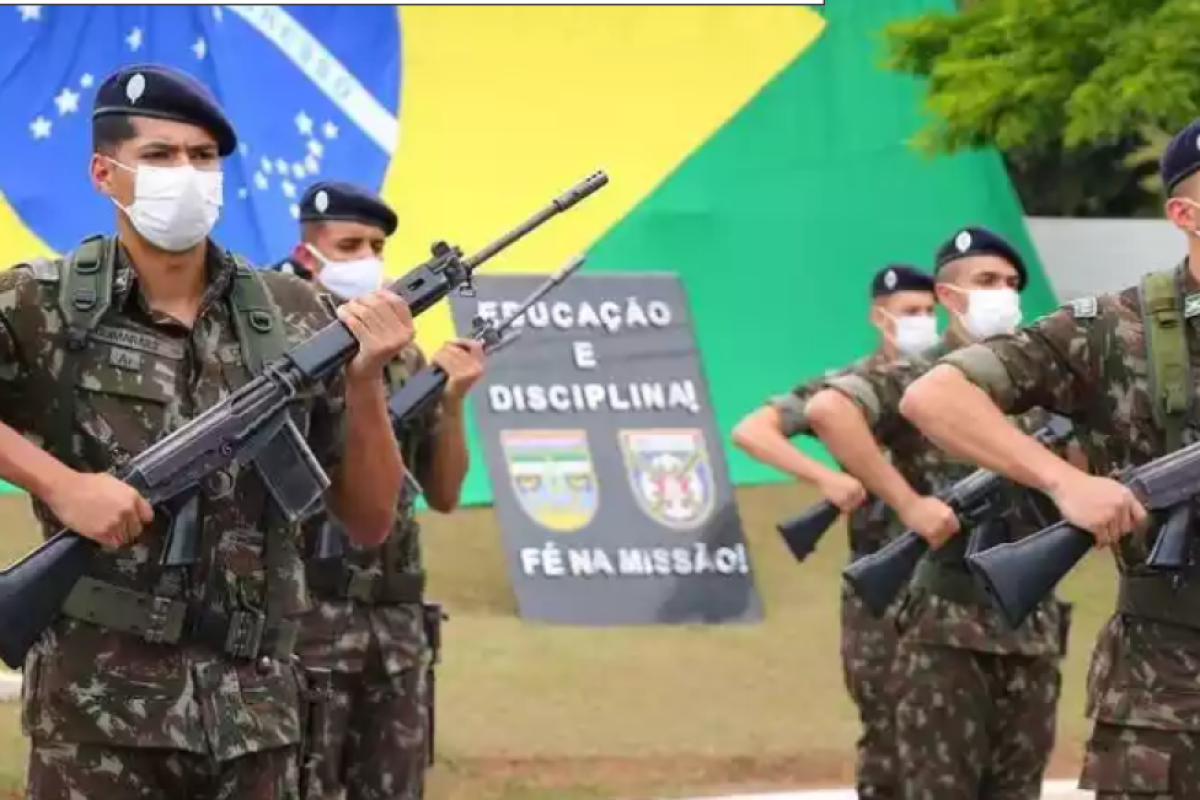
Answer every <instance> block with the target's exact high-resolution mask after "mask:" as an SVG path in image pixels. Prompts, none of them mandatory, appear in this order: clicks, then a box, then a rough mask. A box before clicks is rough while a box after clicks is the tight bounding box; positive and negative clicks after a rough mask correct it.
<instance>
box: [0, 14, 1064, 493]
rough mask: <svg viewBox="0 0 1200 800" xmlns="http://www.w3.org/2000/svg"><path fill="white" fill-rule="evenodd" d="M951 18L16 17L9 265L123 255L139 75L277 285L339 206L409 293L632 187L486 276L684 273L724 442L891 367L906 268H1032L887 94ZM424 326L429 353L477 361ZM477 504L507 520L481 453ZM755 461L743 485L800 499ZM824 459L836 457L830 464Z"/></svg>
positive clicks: (988, 201)
mask: <svg viewBox="0 0 1200 800" xmlns="http://www.w3.org/2000/svg"><path fill="white" fill-rule="evenodd" d="M930 10H944V11H950V10H952V3H951V2H950V0H890V2H886V3H884V2H872V3H868V2H854V3H848V2H841V1H840V0H834V2H831V3H830V4H829V5H828V6H827V7H826V8H823V9H812V8H797V7H791V8H788V7H745V8H739V7H636V6H626V7H579V8H569V7H496V6H487V7H412V8H408V7H404V8H400V9H399V10H397V9H395V8H389V7H364V6H357V7H356V6H311V7H310V6H174V7H172V6H76V7H52V6H18V7H12V6H10V7H7V8H0V41H4V42H5V47H4V48H0V105H2V106H3V107H4V108H5V109H6V112H5V119H4V120H3V121H2V122H0V262H3V263H16V262H18V261H21V260H23V259H26V258H28V257H30V256H33V255H38V254H51V253H55V252H63V251H65V250H67V249H69V248H70V247H71V246H72V245H73V243H74V242H77V241H78V240H79V238H81V237H82V236H83V235H86V234H87V233H89V232H91V231H95V230H109V229H111V225H112V209H111V206H109V205H107V204H106V202H105V201H104V200H102V199H101V198H99V197H97V196H96V195H95V193H94V192H93V191H92V190H91V188H90V186H89V185H88V183H87V174H86V164H87V158H88V155H89V150H88V135H87V134H88V126H87V114H88V112H89V110H90V107H91V103H92V100H93V98H94V93H95V88H96V86H97V85H98V83H99V81H100V80H102V78H103V76H104V75H106V74H108V73H109V72H111V71H112V70H113V69H115V68H116V67H117V66H120V65H125V64H133V63H139V62H144V61H160V62H167V63H171V64H173V65H176V66H179V67H182V68H183V69H186V70H188V71H190V72H192V73H194V74H196V75H197V76H198V77H200V78H201V79H203V80H204V81H205V83H207V84H208V85H209V86H211V87H213V89H214V91H215V92H216V94H217V96H218V97H219V99H220V100H221V102H222V104H223V105H224V106H225V108H226V109H227V111H228V112H229V114H230V116H231V117H232V118H233V120H234V122H235V124H236V126H237V128H238V131H239V135H240V137H241V141H242V146H241V148H240V149H239V151H238V153H236V154H235V155H234V156H233V157H232V158H231V159H230V160H229V163H227V165H226V185H225V208H224V210H223V214H222V221H221V223H220V225H219V226H218V230H217V233H216V235H217V237H218V239H219V240H220V241H222V242H223V243H225V244H226V245H228V246H231V247H233V248H234V249H237V250H240V251H242V252H245V253H247V254H248V255H249V256H250V257H252V258H253V259H255V260H256V261H258V262H262V263H267V262H269V261H273V260H275V259H277V258H279V257H281V256H283V255H285V254H286V252H287V251H288V250H289V249H290V247H291V246H292V244H293V242H294V240H295V236H296V227H295V226H296V223H295V219H294V215H295V202H296V199H297V198H298V196H299V194H300V193H301V192H302V191H303V187H304V186H305V185H306V184H308V183H310V182H312V181H314V180H318V179H322V178H337V179H343V180H353V181H357V182H360V183H364V184H367V185H370V186H374V187H376V188H378V189H379V190H381V191H382V193H383V194H384V196H385V197H386V199H387V200H388V201H389V202H391V203H392V204H393V206H394V207H395V208H396V210H397V211H398V213H399V215H400V219H401V227H400V230H399V232H398V234H397V235H396V236H395V237H394V239H393V241H392V242H391V244H390V245H389V250H388V252H387V263H388V269H389V272H390V273H391V274H393V275H399V274H402V272H403V271H404V270H406V269H407V268H409V267H411V266H413V265H414V264H416V263H418V262H419V261H420V260H422V259H423V258H424V257H425V256H426V255H427V253H428V248H429V245H430V243H431V242H433V241H434V240H437V239H447V240H449V241H452V242H454V243H456V244H458V245H460V246H461V247H462V248H463V249H464V250H465V251H468V252H469V251H472V250H474V249H477V248H479V247H481V246H483V245H484V244H486V243H487V242H488V241H490V240H491V239H492V238H494V237H495V236H497V235H498V234H500V233H502V232H503V231H505V230H507V229H508V227H510V226H511V225H512V224H514V223H516V222H517V221H519V220H520V219H522V218H523V217H524V216H525V215H527V214H528V213H531V212H532V211H533V210H535V209H537V208H540V207H541V206H542V205H544V204H545V203H546V202H548V201H549V200H550V199H551V198H552V197H554V196H555V195H556V194H557V193H558V192H560V191H561V190H563V189H565V188H566V187H567V186H569V185H571V184H572V183H574V182H575V181H577V180H578V179H580V178H582V177H584V176H585V175H587V174H589V173H590V172H592V171H593V170H595V169H605V170H606V171H608V173H609V175H610V177H611V179H612V182H611V183H610V185H609V186H608V187H606V188H605V189H604V190H603V191H602V192H600V193H599V194H598V195H596V196H595V197H594V198H591V199H590V200H588V201H587V202H586V203H584V204H583V205H581V206H579V207H578V208H577V209H575V210H573V211H572V212H571V213H570V214H568V215H566V216H564V217H562V218H560V219H557V220H554V221H552V222H551V223H550V224H549V225H548V226H547V227H546V228H544V229H543V230H542V231H539V232H538V233H537V234H536V235H534V236H533V237H531V238H530V239H528V240H526V241H525V242H523V243H521V244H520V245H518V246H516V247H515V248H513V249H512V250H511V251H509V252H508V253H506V254H505V255H503V256H502V257H500V258H499V259H497V260H496V261H495V262H493V263H491V264H489V266H488V267H487V270H488V271H489V273H503V272H535V273H549V272H551V271H553V270H554V269H556V268H557V267H558V266H559V265H560V264H561V263H562V262H563V261H565V260H566V258H567V257H569V256H570V255H572V254H575V253H579V252H587V253H588V254H589V262H588V266H587V267H585V270H594V271H622V272H637V271H656V272H657V271H664V270H667V271H674V272H677V273H679V274H680V275H681V277H682V279H683V281H684V283H685V285H686V287H687V291H688V295H689V298H690V301H691V303H692V311H693V314H694V316H695V319H696V328H697V331H696V333H697V337H698V339H699V344H700V349H701V352H702V354H703V361H704V369H705V372H706V374H707V377H708V379H709V382H710V384H711V390H712V396H713V402H714V405H715V408H716V414H717V421H718V426H719V428H720V429H721V430H722V431H723V432H725V433H726V435H727V432H728V431H729V430H730V429H731V428H732V426H733V425H734V424H735V423H736V421H737V420H738V419H739V418H740V417H741V415H743V414H744V413H746V412H747V411H749V410H750V409H752V408H753V407H755V406H756V405H758V404H759V403H761V402H762V401H763V400H764V399H765V398H766V397H767V396H768V395H770V394H773V393H775V392H778V391H782V390H784V389H786V388H788V387H790V386H792V385H793V384H795V383H796V382H798V381H799V380H801V379H803V378H806V377H809V376H812V375H814V374H817V373H818V372H819V371H821V370H823V369H825V368H828V367H831V366H835V365H838V364H842V363H845V362H847V361H849V360H851V359H853V358H855V357H857V356H859V355H861V354H863V353H864V352H866V351H867V350H869V349H870V348H871V347H872V346H873V345H874V338H873V334H872V332H871V331H870V329H869V328H868V327H867V326H866V325H865V324H863V323H862V322H860V321H863V320H865V314H866V283H867V280H868V278H869V276H870V275H871V274H872V273H873V272H874V271H875V270H876V269H878V267H879V266H880V265H882V264H883V263H885V262H886V261H896V260H904V261H911V262H914V263H917V264H922V265H926V266H928V265H929V264H930V261H931V258H932V254H933V252H934V250H935V248H936V247H937V245H938V244H939V243H940V242H941V241H942V240H943V239H945V238H946V237H947V236H948V235H950V234H951V233H953V232H954V229H955V228H957V227H959V226H961V225H965V224H972V223H978V224H985V225H988V226H991V227H993V228H995V229H997V230H999V231H1001V232H1003V233H1004V234H1006V235H1007V236H1009V237H1011V238H1012V239H1013V240H1014V241H1015V242H1016V243H1017V245H1018V246H1019V247H1020V249H1021V250H1022V252H1023V254H1024V255H1025V256H1026V257H1027V258H1028V260H1029V263H1030V264H1031V265H1033V267H1034V268H1033V274H1032V276H1031V284H1030V288H1029V290H1028V292H1027V294H1026V297H1025V300H1024V302H1025V309H1026V314H1027V315H1029V316H1033V315H1036V314H1038V313H1041V312H1042V311H1044V310H1046V309H1048V308H1049V307H1050V306H1051V304H1052V302H1053V297H1052V294H1051V291H1050V289H1049V286H1048V284H1047V282H1046V280H1045V278H1044V276H1043V274H1042V272H1041V269H1040V268H1039V267H1038V262H1037V260H1036V253H1035V252H1034V251H1033V248H1032V246H1031V244H1030V241H1029V239H1028V237H1027V235H1026V232H1025V229H1024V226H1023V222H1022V215H1021V209H1020V207H1019V205H1018V202H1017V199H1016V197H1015V195H1014V193H1013V191H1012V189H1011V187H1010V186H1009V183H1008V179H1007V176H1006V174H1005V172H1004V169H1003V165H1002V163H1001V160H1000V158H999V156H998V155H997V154H996V153H993V152H979V153H974V154H969V155H963V156H959V157H955V158H938V159H926V158H923V157H921V156H919V155H917V154H915V153H914V152H913V151H912V150H911V149H910V148H909V147H908V146H907V140H908V138H909V137H910V136H911V135H912V133H913V132H914V131H915V130H916V128H917V126H918V124H919V122H920V89H921V87H920V85H919V84H918V83H916V82H913V81H911V80H907V79H905V78H903V77H898V76H896V75H892V74H888V73H885V72H883V71H881V70H880V69H879V68H878V66H877V65H878V62H879V60H880V57H881V51H880V47H881V44H880V39H879V32H880V30H881V29H882V27H883V26H884V25H885V24H886V23H888V22H890V21H891V20H894V19H898V18H904V17H909V16H913V15H917V14H920V13H922V12H926V11H930ZM444 306H445V304H442V307H439V308H437V309H434V310H433V311H431V312H429V313H428V314H426V315H425V316H422V317H421V319H420V324H419V327H420V332H419V341H420V343H421V344H422V345H423V346H424V347H425V348H427V349H429V348H433V347H436V346H437V345H439V344H440V343H441V342H443V341H444V340H445V339H446V338H448V337H449V336H451V335H453V333H454V331H453V327H452V322H451V319H450V315H449V313H448V309H447V308H445V307H444ZM471 434H472V439H471V444H472V450H473V463H474V465H475V467H474V468H473V469H472V471H471V473H470V476H469V478H468V481H467V486H466V488H465V492H464V499H465V500H466V501H467V502H469V503H484V502H487V501H489V500H490V498H491V491H490V487H489V486H488V482H487V475H486V470H485V469H484V468H483V459H482V453H481V451H480V448H479V446H478V445H479V443H478V439H477V436H476V435H475V432H474V431H473V430H472V431H471ZM727 449H729V450H730V464H731V469H732V474H733V477H734V480H735V481H736V482H737V483H739V484H745V483H751V482H761V481H771V480H777V479H779V478H780V476H778V475H776V474H774V473H773V472H771V471H770V470H767V469H765V468H762V467H760V466H758V465H756V464H754V463H752V462H751V461H749V460H748V459H746V458H745V457H743V456H742V455H741V454H740V453H739V452H736V451H733V450H732V448H727ZM814 451H815V452H819V451H818V450H816V449H815V448H814Z"/></svg>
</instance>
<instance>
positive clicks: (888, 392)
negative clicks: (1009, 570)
mask: <svg viewBox="0 0 1200 800" xmlns="http://www.w3.org/2000/svg"><path fill="white" fill-rule="evenodd" d="M953 346H954V343H953V342H951V341H949V340H947V341H944V342H943V343H942V344H941V345H939V346H938V347H936V348H934V349H933V350H932V351H930V352H929V353H926V354H925V355H924V356H923V357H919V358H912V359H902V360H899V361H893V362H890V363H888V364H883V365H877V366H874V367H869V366H868V367H863V368H861V369H857V370H852V371H849V372H846V373H843V374H840V375H837V376H834V377H832V378H828V379H826V380H825V381H824V382H823V383H824V385H825V386H827V387H829V388H832V389H835V390H837V391H839V392H841V393H842V394H843V395H845V396H846V397H848V398H849V399H850V400H852V401H853V402H854V404H855V405H856V406H857V407H858V409H859V410H860V411H861V412H862V414H863V416H864V418H865V419H866V421H867V424H868V425H869V426H870V427H871V431H872V433H873V434H874V435H875V438H876V440H877V441H878V442H879V443H880V445H881V446H882V447H883V448H885V449H886V450H887V451H889V452H890V454H891V460H892V463H893V464H894V465H895V466H896V469H897V470H898V471H899V472H900V474H901V475H903V476H904V478H905V480H907V481H908V483H909V484H910V485H911V486H912V487H913V489H914V490H916V491H917V492H920V493H922V494H925V495H931V494H936V493H937V492H939V491H943V490H945V489H947V488H949V487H950V486H952V485H953V484H955V483H957V482H958V481H960V480H962V479H963V478H965V477H966V476H967V475H969V474H971V473H972V472H974V471H975V469H976V468H975V467H974V466H972V465H970V464H967V463H964V462H958V461H953V460H951V459H950V458H949V457H948V456H947V455H946V454H945V453H944V452H942V451H941V450H939V449H937V448H936V447H934V446H933V444H932V443H930V442H929V441H928V440H927V439H925V438H924V437H923V436H922V435H921V434H920V433H919V432H918V431H917V430H916V428H914V427H913V426H912V425H910V424H909V423H908V421H907V420H905V419H904V417H902V416H901V415H900V410H899V409H900V399H901V398H902V397H903V395H904V390H905V389H907V388H908V386H909V385H910V384H911V383H912V382H913V381H915V380H916V379H917V378H918V377H920V376H921V375H922V374H923V373H924V372H925V371H926V370H928V369H929V367H930V365H931V363H932V360H933V359H935V358H937V357H938V356H940V355H942V354H944V353H946V352H949V350H950V349H952V348H953ZM1044 419H1045V417H1044V414H1043V413H1042V412H1038V413H1035V414H1031V415H1029V416H1028V417H1026V418H1023V419H1020V420H1016V421H1017V422H1018V424H1020V425H1022V427H1025V428H1026V429H1030V430H1032V429H1033V428H1034V427H1037V426H1038V425H1040V424H1041V423H1042V422H1043V421H1044ZM805 425H807V423H805ZM1013 493H1014V494H1015V495H1017V496H1016V497H1013V498H1012V500H1013V501H1015V505H1014V508H1015V509H1016V510H1015V511H1014V513H1013V514H1011V515H1010V516H1009V518H1008V523H1009V524H1008V534H1009V537H1010V538H1019V537H1021V536H1025V535H1028V534H1030V533H1033V532H1036V531H1038V530H1041V529H1042V528H1043V527H1045V526H1046V524H1047V522H1046V521H1045V520H1044V519H1043V518H1042V517H1040V516H1039V515H1038V514H1036V513H1034V509H1033V508H1032V507H1030V504H1028V503H1026V502H1022V501H1023V500H1025V499H1026V498H1027V495H1028V493H1027V492H1025V491H1023V490H1022V491H1017V490H1015V489H1014V490H1013ZM969 533H970V531H963V532H962V534H960V535H959V536H956V537H954V538H953V539H951V541H950V542H948V543H947V544H946V545H944V546H943V547H942V548H941V549H940V550H938V551H935V552H931V553H930V554H929V555H928V556H927V559H928V560H930V561H931V562H933V563H935V564H937V565H938V566H940V567H941V568H942V569H944V570H948V571H953V572H954V573H955V575H956V576H957V575H960V576H961V579H962V580H969V576H968V573H967V572H966V566H965V564H964V563H963V562H962V557H963V554H964V552H965V546H966V542H967V537H968V535H969ZM959 582H961V581H959ZM921 602H922V604H923V607H924V611H923V612H921V613H918V614H917V615H916V616H915V618H913V619H911V620H910V621H909V623H908V624H906V630H905V635H906V636H907V637H909V638H910V639H911V640H914V641H920V642H925V643H928V644H935V645H944V646H950V647H956V648H961V649H966V650H973V651H977V652H984V653H996V654H1002V655H1007V654H1020V655H1030V656H1056V655H1059V654H1060V652H1061V649H1062V646H1061V641H1060V639H1061V633H1062V629H1061V625H1062V621H1061V619H1060V614H1061V610H1060V608H1059V606H1058V603H1057V602H1056V601H1055V600H1053V599H1048V600H1047V601H1046V602H1044V603H1043V604H1042V606H1041V607H1039V609H1038V610H1037V611H1036V612H1035V613H1033V614H1031V615H1030V618H1029V619H1028V620H1027V621H1026V622H1025V623H1024V624H1023V625H1022V626H1021V627H1020V628H1018V629H1016V630H1013V629H1012V628H1010V627H1009V626H1008V624H1007V623H1006V622H1005V621H1004V619H1003V617H1002V616H1001V615H1000V612H999V611H998V610H996V609H995V608H993V607H992V606H991V605H990V604H988V603H987V602H985V601H983V599H982V597H981V598H980V601H979V602H970V603H962V602H957V601H952V600H950V599H949V598H946V597H941V596H926V597H924V598H922V601H921Z"/></svg>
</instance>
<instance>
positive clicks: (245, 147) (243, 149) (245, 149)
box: [238, 142, 250, 155]
mask: <svg viewBox="0 0 1200 800" xmlns="http://www.w3.org/2000/svg"><path fill="white" fill-rule="evenodd" d="M238 152H239V153H241V154H242V155H246V154H247V153H249V152H250V145H248V144H246V143H245V142H242V143H241V144H239V145H238Z"/></svg>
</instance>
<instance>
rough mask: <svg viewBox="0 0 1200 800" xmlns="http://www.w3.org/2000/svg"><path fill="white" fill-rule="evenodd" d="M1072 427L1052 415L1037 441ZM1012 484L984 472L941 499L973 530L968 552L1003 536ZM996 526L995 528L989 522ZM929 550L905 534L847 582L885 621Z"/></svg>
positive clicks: (850, 569)
mask: <svg viewBox="0 0 1200 800" xmlns="http://www.w3.org/2000/svg"><path fill="white" fill-rule="evenodd" d="M1071 432H1072V428H1071V425H1070V423H1069V422H1067V420H1066V419H1064V418H1062V417H1058V416H1053V417H1051V418H1050V421H1049V422H1048V423H1047V424H1046V426H1045V427H1044V428H1041V429H1039V430H1038V431H1037V432H1036V433H1034V438H1036V439H1037V440H1038V441H1040V442H1042V443H1043V444H1047V445H1051V444H1057V443H1059V442H1062V441H1065V440H1066V439H1068V438H1069V437H1070V436H1071ZM1006 483H1007V481H1005V479H1004V478H1002V477H1000V476H999V475H997V474H996V473H994V472H988V471H987V470H984V469H980V470H976V471H975V472H972V473H971V474H970V475H968V476H967V477H965V478H963V479H962V480H961V481H959V482H958V483H956V484H954V485H953V486H951V487H950V488H949V489H947V490H946V491H944V492H939V493H938V495H937V497H938V499H940V500H941V501H942V502H944V503H945V504H946V505H948V506H950V508H951V509H952V510H953V511H954V514H955V516H957V517H958V519H959V523H960V525H962V526H963V527H970V528H974V529H975V530H973V532H972V539H973V540H974V541H973V542H969V543H968V550H969V551H971V552H974V551H975V550H976V549H978V548H980V547H981V546H983V544H984V543H985V540H986V539H989V538H990V539H994V538H995V537H997V536H999V535H1000V534H1001V531H1000V528H999V527H998V526H999V523H1000V521H1001V519H1002V518H1003V516H1004V515H1005V514H1006V513H1007V511H1008V509H1006V508H1004V507H1003V506H1002V504H1001V503H999V502H997V497H996V495H997V493H998V492H999V491H1000V490H1001V488H1003V486H1004V485H1005V484H1006ZM989 523H991V524H989ZM928 551H929V543H928V542H926V541H925V540H924V539H923V538H921V536H920V534H918V533H916V532H915V531H905V532H904V533H903V534H901V535H900V536H899V537H897V538H896V539H893V540H892V541H891V542H888V543H887V544H886V545H884V546H883V547H881V548H880V549H879V550H877V551H876V552H874V553H871V554H870V555H867V556H864V557H862V558H860V559H859V560H858V561H855V562H854V563H853V564H850V565H849V566H847V567H846V568H845V569H844V570H842V578H843V580H845V581H846V583H848V584H849V585H850V589H851V590H852V591H853V592H854V593H855V594H856V595H858V596H859V598H860V599H861V600H862V601H863V604H864V605H865V606H866V607H867V610H868V611H870V612H871V613H872V614H874V615H875V616H876V617H882V616H883V615H884V614H885V613H886V612H887V610H888V608H889V607H890V606H891V605H892V603H893V602H895V600H896V597H897V596H898V595H899V594H900V592H901V591H902V590H903V589H904V587H905V586H907V585H908V583H909V581H910V580H912V575H913V573H914V572H915V571H916V569H917V564H918V563H920V561H921V559H922V558H924V556H925V554H926V553H927V552H928Z"/></svg>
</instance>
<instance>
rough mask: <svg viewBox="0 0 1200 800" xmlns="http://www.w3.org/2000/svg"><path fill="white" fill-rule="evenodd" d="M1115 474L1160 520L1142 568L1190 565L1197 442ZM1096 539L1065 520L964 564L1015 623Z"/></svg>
mask: <svg viewBox="0 0 1200 800" xmlns="http://www.w3.org/2000/svg"><path fill="white" fill-rule="evenodd" d="M1115 479H1116V480H1118V481H1120V482H1121V483H1123V484H1124V485H1125V486H1126V487H1128V488H1129V489H1130V491H1132V492H1133V493H1134V495H1136V496H1137V498H1138V501H1139V502H1140V503H1141V504H1142V506H1143V507H1145V508H1146V510H1147V511H1150V512H1151V514H1152V516H1153V517H1154V521H1155V522H1156V523H1159V522H1161V524H1159V526H1158V539H1157V540H1156V541H1155V543H1154V547H1153V548H1151V550H1150V554H1149V555H1148V556H1147V557H1146V568H1147V569H1150V570H1155V571H1157V572H1162V573H1176V574H1178V573H1180V572H1181V571H1183V570H1184V569H1186V568H1187V567H1189V566H1190V565H1191V558H1190V550H1191V548H1190V545H1191V527H1192V522H1193V512H1192V500H1193V499H1194V498H1195V497H1196V495H1197V494H1200V442H1197V443H1195V444H1191V445H1188V446H1187V447H1185V448H1183V449H1181V450H1176V451H1175V452H1173V453H1169V454H1167V455H1165V456H1163V457H1161V458H1156V459H1154V460H1153V461H1150V462H1148V463H1146V464H1143V465H1141V466H1140V467H1132V468H1130V469H1127V470H1124V471H1122V472H1119V473H1117V475H1116V476H1115ZM1095 545H1096V540H1095V538H1094V537H1093V536H1092V535H1091V534H1090V533H1088V532H1087V531H1085V530H1083V529H1081V528H1077V527H1075V526H1074V525H1072V524H1071V523H1069V522H1066V521H1065V520H1064V521H1062V522H1058V523H1056V524H1054V525H1051V526H1050V527H1048V528H1045V529H1043V530H1041V531H1038V532H1037V533H1035V534H1033V535H1032V536H1026V537H1025V538H1024V539H1021V540H1020V541H1018V542H1006V543H1004V544H1001V545H997V546H996V547H993V548H991V549H990V550H988V551H986V552H983V553H976V554H975V555H973V556H971V557H970V558H968V559H967V566H968V567H969V568H970V569H971V572H972V573H974V575H975V578H976V580H978V581H979V582H980V584H982V586H983V588H984V590H985V591H986V592H987V594H988V596H989V597H991V599H992V601H993V602H994V603H995V604H996V606H997V607H998V608H999V609H1000V613H1002V614H1003V615H1004V618H1005V619H1006V620H1007V621H1008V623H1009V624H1010V625H1012V626H1013V627H1017V626H1019V625H1020V624H1021V623H1022V622H1024V621H1025V619H1026V618H1027V617H1028V616H1029V614H1030V613H1032V611H1033V610H1034V609H1035V608H1037V606H1038V604H1039V603H1041V602H1042V600H1044V599H1045V598H1046V597H1048V596H1049V595H1050V593H1051V592H1053V591H1054V588H1055V587H1056V586H1058V584H1059V583H1060V582H1061V581H1062V579H1063V578H1065V577H1066V576H1067V574H1068V573H1069V572H1070V571H1071V570H1072V569H1074V568H1075V565H1076V564H1078V563H1079V562H1080V561H1082V560H1083V557H1084V556H1085V555H1087V554H1088V551H1089V550H1091V549H1092V548H1093V547H1095Z"/></svg>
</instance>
